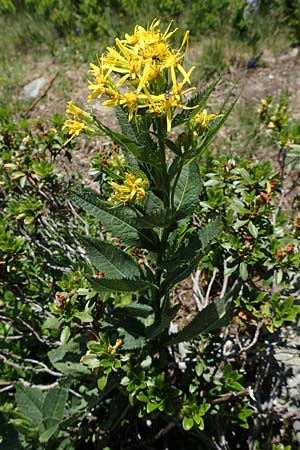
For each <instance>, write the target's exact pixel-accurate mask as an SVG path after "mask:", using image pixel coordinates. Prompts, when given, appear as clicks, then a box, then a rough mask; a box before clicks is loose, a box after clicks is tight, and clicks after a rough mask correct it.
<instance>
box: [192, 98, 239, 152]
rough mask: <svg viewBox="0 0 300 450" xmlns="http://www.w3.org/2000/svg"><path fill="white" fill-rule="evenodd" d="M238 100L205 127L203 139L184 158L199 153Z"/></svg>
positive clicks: (214, 134)
mask: <svg viewBox="0 0 300 450" xmlns="http://www.w3.org/2000/svg"><path fill="white" fill-rule="evenodd" d="M237 101H238V98H237V99H236V100H235V101H234V102H233V103H232V104H231V105H230V107H229V108H228V109H227V111H225V113H224V114H223V115H222V117H217V118H215V119H214V120H213V121H212V122H211V124H209V125H208V127H207V132H206V134H205V136H204V137H203V139H202V140H201V141H200V143H199V146H198V147H197V148H196V150H193V152H192V153H190V152H188V153H187V155H186V159H188V160H189V159H191V158H194V157H196V156H198V155H200V154H201V153H202V152H203V151H204V150H205V149H206V148H207V147H208V146H209V145H210V144H211V142H212V141H213V139H214V138H215V136H216V134H217V133H218V131H219V129H220V128H221V127H222V126H223V124H224V122H225V120H226V119H227V117H228V116H229V114H230V113H231V111H232V110H233V108H234V106H235V104H236V102H237Z"/></svg>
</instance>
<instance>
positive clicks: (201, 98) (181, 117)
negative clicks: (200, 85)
mask: <svg viewBox="0 0 300 450" xmlns="http://www.w3.org/2000/svg"><path fill="white" fill-rule="evenodd" d="M219 81H220V78H217V79H216V80H215V81H214V82H213V83H211V84H210V85H209V86H207V87H205V88H204V89H202V90H201V91H199V92H197V94H196V95H195V96H194V97H192V98H191V99H190V100H189V101H188V102H187V106H188V107H194V106H197V107H196V108H193V109H184V110H182V111H181V112H180V113H179V114H177V116H175V117H174V119H173V121H172V125H173V127H177V125H181V124H182V123H184V122H186V121H187V120H190V119H191V118H192V117H193V116H195V115H196V114H197V113H198V112H199V111H200V109H201V108H203V106H204V105H205V104H206V102H207V99H208V98H209V96H210V94H211V93H212V92H213V91H214V90H215V88H216V86H217V84H218V83H219Z"/></svg>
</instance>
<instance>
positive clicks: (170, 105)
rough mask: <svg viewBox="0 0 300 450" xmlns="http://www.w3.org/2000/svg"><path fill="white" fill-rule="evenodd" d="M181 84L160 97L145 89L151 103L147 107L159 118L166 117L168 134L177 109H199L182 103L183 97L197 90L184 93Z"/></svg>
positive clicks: (188, 90)
mask: <svg viewBox="0 0 300 450" xmlns="http://www.w3.org/2000/svg"><path fill="white" fill-rule="evenodd" d="M181 84H182V83H179V84H176V85H175V86H174V87H173V88H172V90H171V91H166V92H165V93H164V94H160V95H151V94H150V92H149V91H148V89H146V88H144V91H145V93H146V95H147V99H148V101H149V104H148V105H147V106H148V107H149V110H150V112H153V113H154V114H156V115H158V116H160V115H166V119H167V131H168V132H169V131H171V128H172V114H173V111H174V110H175V109H176V108H181V109H193V108H196V107H197V106H193V107H188V106H185V105H183V104H182V103H181V100H182V96H184V95H185V94H187V93H188V92H190V91H192V90H194V89H195V88H189V89H186V90H184V91H182V86H181Z"/></svg>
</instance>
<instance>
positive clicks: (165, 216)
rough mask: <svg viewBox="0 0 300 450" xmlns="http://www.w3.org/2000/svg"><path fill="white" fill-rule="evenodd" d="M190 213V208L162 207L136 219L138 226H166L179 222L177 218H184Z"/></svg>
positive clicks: (145, 227) (144, 227)
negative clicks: (174, 208)
mask: <svg viewBox="0 0 300 450" xmlns="http://www.w3.org/2000/svg"><path fill="white" fill-rule="evenodd" d="M187 214H188V210H186V209H179V210H177V211H176V210H172V209H161V210H159V211H154V212H153V213H151V214H147V215H145V216H143V217H139V218H137V220H136V224H137V227H138V228H143V229H147V228H166V227H169V226H171V225H172V224H174V223H175V222H177V220H180V219H183V218H184V217H186V215H187Z"/></svg>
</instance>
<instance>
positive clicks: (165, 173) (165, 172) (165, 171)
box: [156, 117, 170, 208]
mask: <svg viewBox="0 0 300 450" xmlns="http://www.w3.org/2000/svg"><path fill="white" fill-rule="evenodd" d="M156 125H157V137H158V145H159V150H160V161H161V169H162V170H161V175H162V185H163V187H164V191H165V195H164V206H165V208H169V206H170V183H169V176H168V169H167V161H166V149H165V143H164V137H165V132H164V129H163V125H162V120H161V117H158V118H157V120H156Z"/></svg>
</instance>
